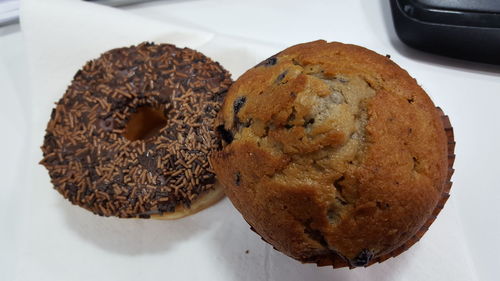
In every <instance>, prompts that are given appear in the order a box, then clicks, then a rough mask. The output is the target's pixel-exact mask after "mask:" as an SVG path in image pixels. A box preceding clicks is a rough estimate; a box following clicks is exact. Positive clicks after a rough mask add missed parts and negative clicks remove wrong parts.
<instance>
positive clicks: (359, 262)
mask: <svg viewBox="0 0 500 281" xmlns="http://www.w3.org/2000/svg"><path fill="white" fill-rule="evenodd" d="M373 256H374V255H373V252H372V251H370V250H368V249H363V251H361V253H359V254H358V256H357V257H356V258H354V259H353V260H351V261H350V263H351V266H354V267H359V266H365V265H367V264H368V263H369V262H370V261H371V260H372V258H373Z"/></svg>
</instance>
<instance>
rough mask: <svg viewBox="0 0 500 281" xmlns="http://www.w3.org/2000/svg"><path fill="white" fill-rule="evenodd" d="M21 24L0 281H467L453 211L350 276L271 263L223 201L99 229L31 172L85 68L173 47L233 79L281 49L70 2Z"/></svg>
mask: <svg viewBox="0 0 500 281" xmlns="http://www.w3.org/2000/svg"><path fill="white" fill-rule="evenodd" d="M166 21H167V20H166ZM21 24H22V30H23V33H24V36H25V42H26V53H27V55H28V62H29V67H30V83H31V84H30V86H31V93H30V95H31V100H32V103H33V104H32V108H31V110H32V116H33V122H32V123H33V126H32V127H33V133H32V137H31V141H32V143H31V145H30V147H31V150H30V157H29V159H28V162H27V167H26V169H29V170H30V171H31V173H30V176H29V178H27V183H26V184H25V188H24V189H23V190H22V191H21V193H22V196H23V198H25V200H23V201H22V202H21V203H20V204H19V206H18V210H16V214H18V215H17V217H18V219H17V220H16V233H17V234H18V235H17V236H16V238H15V241H13V243H12V247H11V248H10V249H8V250H7V253H10V252H12V255H13V257H14V259H15V265H14V266H13V268H11V269H10V271H9V272H11V275H12V276H7V277H8V279H6V280H51V281H52V280H75V281H77V280H120V281H126V280H153V279H154V280H252V281H256V280H398V281H401V280H426V281H428V280H464V281H465V280H467V281H470V280H476V276H475V273H474V268H473V267H472V265H471V264H472V263H471V261H470V259H469V257H468V252H467V248H466V245H465V240H464V238H463V236H462V229H461V226H460V221H459V219H458V218H457V215H456V211H455V205H454V204H453V199H451V200H450V202H448V204H447V205H446V207H445V209H444V210H443V211H442V213H441V215H440V216H439V218H438V219H437V220H436V222H435V223H434V224H433V225H432V227H431V229H430V230H429V231H428V233H427V234H426V235H425V236H424V237H423V239H422V240H421V242H419V243H417V244H416V245H415V246H414V247H412V248H411V249H410V250H409V251H407V252H405V253H404V254H402V255H401V256H399V257H398V258H396V259H390V260H388V261H386V262H384V263H382V264H377V265H373V266H371V267H369V268H367V269H364V268H359V269H355V270H348V269H339V270H333V269H331V268H328V267H323V268H318V267H316V266H315V265H302V264H300V263H298V262H296V261H294V260H292V259H290V258H288V257H286V256H284V255H282V254H281V253H279V252H276V251H275V250H273V249H272V248H271V247H270V246H269V245H267V244H265V243H264V242H262V241H261V240H260V238H259V237H258V236H257V235H256V234H254V233H253V232H251V231H250V229H249V227H248V225H247V224H246V223H245V222H244V220H243V219H242V218H241V216H240V214H239V213H238V212H237V211H236V210H235V209H234V208H233V206H232V205H231V203H230V202H229V201H228V200H227V199H224V200H223V201H222V202H220V203H218V204H217V205H215V206H213V207H211V208H209V209H207V210H205V211H203V212H200V213H198V214H196V215H193V216H190V217H187V218H185V219H181V220H177V221H155V220H124V219H116V218H103V217H98V216H96V215H93V214H91V213H90V212H88V211H85V210H83V209H82V208H78V207H75V206H72V205H71V204H70V203H69V202H68V201H66V200H64V199H63V198H62V197H61V196H60V195H59V194H58V193H57V192H56V191H54V190H53V189H52V186H51V184H50V180H49V177H48V174H47V172H46V170H45V169H44V168H43V167H41V166H40V165H37V162H38V161H39V160H40V159H41V152H40V149H39V145H40V144H41V143H42V139H43V135H44V128H45V125H46V122H47V121H48V118H49V112H50V110H51V109H52V106H53V105H52V103H53V102H55V101H57V100H58V99H59V98H60V97H61V96H62V94H63V93H64V91H65V89H66V87H67V85H68V84H69V83H70V81H71V78H72V76H73V75H74V73H75V72H76V71H77V70H78V69H79V68H80V67H81V66H82V65H83V64H84V63H85V62H86V61H88V60H90V59H92V58H96V57H98V56H99V54H100V53H102V52H104V51H106V50H108V49H111V48H116V47H121V46H127V45H131V44H138V43H140V42H142V41H145V40H147V41H155V42H165V43H174V44H176V45H178V46H187V47H191V48H195V49H198V50H200V51H202V52H204V53H205V54H207V55H208V56H210V57H212V58H214V59H216V60H218V61H219V62H220V63H221V64H222V65H223V66H224V67H226V68H227V69H228V70H229V71H231V72H232V73H233V76H234V78H237V76H239V75H240V74H241V73H242V72H243V71H244V70H245V69H247V68H249V67H251V66H253V65H255V64H256V63H257V62H258V61H260V60H262V59H265V58H266V57H268V56H270V55H272V54H274V53H276V52H277V51H279V50H280V49H281V48H282V47H284V46H276V45H268V44H262V43H259V42H254V41H250V40H245V39H244V38H230V37H224V36H220V35H217V34H211V33H208V32H204V31H198V30H190V29H187V28H183V27H182V26H176V25H173V24H169V23H168V22H156V21H151V20H148V19H145V18H141V17H138V16H134V15H131V14H129V13H127V12H124V11H121V10H117V9H114V8H109V7H103V6H98V5H95V4H90V3H86V2H80V1H63V0H44V1H40V0H26V1H24V2H23V4H22V7H21ZM9 250H10V251H9ZM247 251H248V252H247Z"/></svg>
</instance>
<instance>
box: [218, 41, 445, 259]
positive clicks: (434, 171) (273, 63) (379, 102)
mask: <svg viewBox="0 0 500 281" xmlns="http://www.w3.org/2000/svg"><path fill="white" fill-rule="evenodd" d="M217 125H218V126H217V132H218V133H219V135H220V137H221V138H222V139H223V147H221V148H220V150H219V151H218V152H216V153H214V154H213V155H212V157H211V164H212V166H213V167H214V170H215V173H216V175H217V177H218V179H219V180H220V181H221V182H222V184H223V185H224V188H225V192H226V194H227V196H228V197H229V198H230V200H231V201H232V203H233V204H234V206H235V207H236V208H237V209H238V210H239V211H240V212H241V214H242V215H243V217H244V219H245V220H246V221H247V222H248V223H249V224H250V225H251V227H252V229H253V230H254V231H256V232H257V233H258V234H259V235H260V236H261V237H262V238H263V239H264V240H265V241H267V242H268V243H270V244H271V245H273V246H274V247H275V248H276V249H277V250H279V251H281V252H283V253H285V254H286V255H288V256H290V257H293V258H295V259H297V260H299V261H302V262H314V263H317V264H318V265H333V266H334V267H343V266H349V267H356V266H368V265H370V264H372V263H374V262H376V261H382V260H384V259H386V258H387V257H390V256H395V255H397V254H399V253H400V252H401V251H402V250H401V249H406V248H407V247H408V246H409V245H411V244H412V243H414V241H415V240H418V238H420V236H421V234H422V233H423V232H422V231H424V230H425V229H426V228H427V227H428V226H429V224H430V223H432V221H433V219H432V218H433V215H435V214H436V212H435V210H436V208H437V206H438V202H440V201H441V202H442V203H444V201H443V200H442V199H443V196H446V193H445V191H447V190H449V186H447V183H448V179H449V177H448V176H449V174H448V167H449V162H448V145H447V139H448V138H447V136H446V133H445V128H444V126H443V122H442V120H441V113H440V112H439V111H438V110H437V109H436V107H435V106H434V104H433V103H432V101H431V99H430V98H429V96H427V94H426V93H425V92H424V90H422V88H421V87H420V86H418V85H417V83H416V81H415V79H413V78H412V77H410V76H409V74H408V73H407V72H406V71H405V70H403V69H401V68H400V67H399V66H397V65H396V64H395V63H394V62H392V61H391V60H390V59H389V58H387V57H385V56H381V55H379V54H377V53H375V52H373V51H370V50H368V49H365V48H363V47H359V46H355V45H347V44H342V43H337V42H332V43H327V42H325V41H315V42H310V43H305V44H300V45H296V46H293V47H290V48H288V49H286V50H284V51H282V52H280V53H279V54H277V55H275V56H272V57H270V58H268V59H267V60H265V61H263V62H262V63H260V64H258V65H257V66H255V67H254V68H253V69H250V70H248V71H247V72H246V73H244V74H243V75H242V76H241V77H240V78H239V79H238V80H237V81H236V82H235V83H234V84H233V85H232V86H231V88H230V90H229V92H228V93H227V96H226V98H225V101H224V104H223V106H222V109H221V111H220V112H219V119H218V120H217ZM446 198H447V197H446ZM405 247H406V248H405Z"/></svg>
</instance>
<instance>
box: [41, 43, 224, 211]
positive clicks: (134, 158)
mask: <svg viewBox="0 0 500 281" xmlns="http://www.w3.org/2000/svg"><path fill="white" fill-rule="evenodd" d="M231 83H232V81H231V78H230V75H229V73H228V72H227V71H226V70H224V69H223V68H222V67H221V66H220V65H219V64H218V63H216V62H213V61H212V60H210V59H209V58H207V57H205V56H204V55H203V54H201V53H199V52H196V51H194V50H191V49H187V48H184V49H179V48H176V47H175V46H173V45H168V44H160V45H155V44H152V43H142V44H140V45H138V46H131V47H129V48H119V49H114V50H111V51H109V52H106V53H104V54H102V55H101V57H99V58H98V59H96V60H92V61H89V62H88V63H87V64H86V65H85V66H84V67H83V68H82V69H81V70H79V71H78V72H77V73H76V75H75V76H74V79H73V81H72V83H71V85H70V86H69V87H68V89H67V91H66V93H65V94H64V96H63V97H62V98H61V99H60V100H59V102H58V103H57V105H56V108H55V110H53V112H52V113H51V118H50V121H49V123H48V125H47V130H46V135H45V138H44V144H43V146H42V151H43V159H42V161H41V162H40V163H41V164H42V165H44V166H45V167H46V168H47V169H48V171H49V175H50V177H51V180H52V183H53V184H54V188H55V189H56V190H57V191H59V192H60V193H61V194H62V195H63V196H64V197H65V198H67V199H68V200H69V201H71V202H72V203H73V204H76V205H79V206H82V207H84V208H86V209H88V210H90V211H92V212H94V213H95V214H98V215H102V216H117V217H122V218H130V217H139V218H149V217H150V216H151V215H154V214H161V213H164V212H174V211H175V208H176V206H178V205H179V204H182V205H184V206H186V207H189V206H190V205H191V203H192V201H193V200H195V199H196V198H197V197H198V196H199V195H200V194H202V193H205V192H207V191H209V190H211V189H213V186H214V183H215V175H214V173H213V170H212V168H211V167H210V165H209V162H208V154H209V153H210V152H211V151H212V149H214V148H216V147H218V146H220V140H218V138H217V137H216V134H215V132H214V131H213V130H212V128H213V125H214V119H215V117H216V115H217V113H218V111H219V109H220V106H221V101H222V99H223V98H224V95H225V93H226V92H227V89H228V88H229V86H230V85H231ZM143 106H149V107H152V108H155V109H160V110H161V111H160V112H163V114H164V115H165V118H166V125H165V126H164V127H163V128H161V129H159V131H158V132H157V133H156V134H155V135H153V136H151V137H149V138H147V139H139V140H133V141H131V140H128V139H127V138H126V137H125V136H124V135H123V134H124V132H125V128H126V126H127V122H128V120H129V118H130V116H131V114H132V113H134V112H136V111H137V109H138V108H140V107H143Z"/></svg>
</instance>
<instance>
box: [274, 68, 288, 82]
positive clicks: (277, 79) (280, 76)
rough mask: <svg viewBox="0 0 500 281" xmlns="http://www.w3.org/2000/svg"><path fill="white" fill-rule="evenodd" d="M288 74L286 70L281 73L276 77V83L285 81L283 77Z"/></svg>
mask: <svg viewBox="0 0 500 281" xmlns="http://www.w3.org/2000/svg"><path fill="white" fill-rule="evenodd" d="M287 73H288V70H285V71H283V72H282V73H281V74H280V75H278V77H277V78H276V82H277V83H279V82H281V81H282V80H283V79H285V76H286V74H287Z"/></svg>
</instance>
